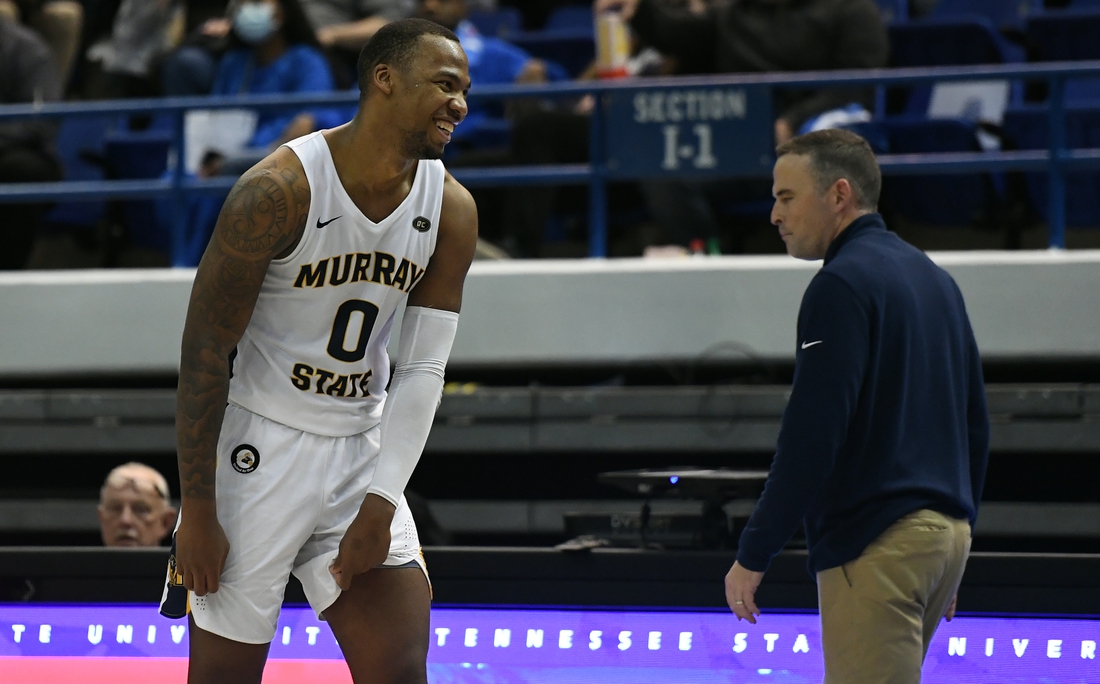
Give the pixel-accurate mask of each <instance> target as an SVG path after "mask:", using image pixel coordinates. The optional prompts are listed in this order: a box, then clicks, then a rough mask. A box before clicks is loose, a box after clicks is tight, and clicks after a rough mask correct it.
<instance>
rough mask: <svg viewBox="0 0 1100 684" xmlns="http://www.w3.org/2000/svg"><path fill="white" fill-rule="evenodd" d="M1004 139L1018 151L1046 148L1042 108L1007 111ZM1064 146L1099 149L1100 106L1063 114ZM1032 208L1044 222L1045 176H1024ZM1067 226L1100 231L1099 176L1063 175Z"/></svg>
mask: <svg viewBox="0 0 1100 684" xmlns="http://www.w3.org/2000/svg"><path fill="white" fill-rule="evenodd" d="M1004 131H1005V136H1006V138H1007V139H1008V140H1010V141H1011V142H1012V144H1013V145H1014V146H1015V147H1016V148H1018V149H1021V150H1044V149H1046V148H1047V140H1048V137H1047V136H1048V124H1047V112H1046V108H1045V107H1019V108H1010V109H1009V110H1008V111H1006V112H1005V120H1004ZM1066 143H1067V144H1068V145H1069V146H1070V147H1071V148H1073V147H1078V148H1081V147H1100V106H1095V105H1094V106H1091V107H1073V106H1071V107H1069V108H1067V111H1066ZM1025 178H1026V182H1027V190H1028V196H1029V199H1030V201H1031V205H1032V206H1033V208H1034V209H1035V210H1036V211H1038V212H1039V214H1040V215H1041V216H1043V218H1044V219H1045V218H1047V197H1048V192H1049V187H1048V181H1047V174H1045V173H1028V174H1025ZM1066 223H1067V225H1069V226H1073V227H1079V228H1080V227H1088V228H1095V227H1100V173H1098V172H1096V171H1075V172H1069V173H1067V174H1066Z"/></svg>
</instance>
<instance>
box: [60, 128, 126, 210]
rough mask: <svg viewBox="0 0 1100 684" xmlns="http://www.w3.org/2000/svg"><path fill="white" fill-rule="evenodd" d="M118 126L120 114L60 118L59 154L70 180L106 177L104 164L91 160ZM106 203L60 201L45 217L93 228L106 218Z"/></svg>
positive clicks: (66, 177) (98, 153)
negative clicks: (108, 135) (106, 137)
mask: <svg viewBox="0 0 1100 684" xmlns="http://www.w3.org/2000/svg"><path fill="white" fill-rule="evenodd" d="M117 125H118V117H117V116H114V115H105V116H69V117H65V118H64V119H62V120H61V125H60V127H59V128H58V131H57V144H56V147H57V155H58V157H59V158H60V159H61V166H62V168H63V169H64V171H65V178H64V179H65V180H67V181H93V180H96V181H98V180H103V178H104V172H103V165H102V164H99V163H95V162H94V161H92V160H91V159H89V155H91V157H92V158H95V159H98V158H100V157H102V155H103V140H104V138H105V136H106V135H107V132H108V131H110V130H111V129H113V128H114V127H115V126H117ZM105 206H106V205H105V203H104V202H59V203H58V204H57V205H56V206H54V208H53V209H52V210H50V213H49V214H48V215H47V217H46V220H47V221H48V222H49V223H54V224H59V225H66V226H80V227H84V228H89V229H90V228H92V227H94V226H95V225H96V224H97V223H99V221H100V219H102V218H103V214H104V211H105Z"/></svg>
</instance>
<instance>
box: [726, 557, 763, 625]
mask: <svg viewBox="0 0 1100 684" xmlns="http://www.w3.org/2000/svg"><path fill="white" fill-rule="evenodd" d="M762 579H764V573H762V572H753V571H752V570H749V569H747V568H745V567H744V566H743V565H741V564H740V563H737V562H734V564H733V567H732V568H730V571H729V572H727V573H726V603H728V604H729V607H730V610H732V611H733V612H734V614H735V615H736V616H737V619H738V620H741V619H742V618H744V619H745V620H748V621H749V622H751V623H752V624H754V625H755V624H756V616H758V615H760V609H759V608H757V607H756V601H755V599H754V597H753V595H754V594H755V593H756V588H757V587H759V586H760V580H762Z"/></svg>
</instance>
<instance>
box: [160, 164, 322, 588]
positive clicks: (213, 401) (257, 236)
mask: <svg viewBox="0 0 1100 684" xmlns="http://www.w3.org/2000/svg"><path fill="white" fill-rule="evenodd" d="M309 200H310V192H309V186H308V184H307V183H306V179H305V173H304V172H303V170H302V165H301V162H300V161H299V160H298V157H297V155H295V154H294V153H293V152H291V151H290V150H288V149H286V148H285V147H284V148H279V149H278V150H276V151H275V152H274V153H272V154H271V155H270V156H269V157H268V158H267V159H265V160H264V161H263V162H261V163H260V164H258V165H257V166H255V167H253V168H252V169H251V170H249V171H248V172H247V173H245V174H244V175H243V176H241V179H240V180H239V181H237V184H236V185H234V186H233V190H232V191H231V192H230V193H229V197H228V198H227V199H226V200H225V204H224V205H223V206H222V211H221V214H220V215H219V216H218V223H217V226H216V227H215V228H214V235H213V237H212V238H211V239H210V244H209V245H208V246H207V248H206V253H205V254H203V257H202V261H201V262H200V263H199V268H198V272H197V273H196V274H195V284H194V287H193V288H192V290H191V302H190V305H189V306H188V309H187V321H186V324H185V325H184V330H183V346H182V352H181V358H180V379H179V387H178V389H177V395H176V440H177V459H178V461H179V475H180V488H181V492H182V498H183V505H182V507H181V520H180V527H179V530H178V531H177V532H176V569H177V570H178V571H179V572H180V573H181V574H182V575H183V583H184V585H185V586H186V587H187V588H188V589H190V590H192V591H194V592H195V593H196V594H198V595H199V596H203V595H205V594H206V593H207V592H214V591H217V590H218V583H219V579H220V577H221V571H222V567H223V566H224V564H225V558H226V556H227V555H228V553H229V542H228V541H227V540H226V537H225V533H224V531H223V530H222V527H221V525H220V524H219V523H218V517H217V506H216V505H215V499H214V468H215V464H216V463H217V455H216V448H217V444H218V435H219V433H220V432H221V427H222V418H223V417H224V415H225V405H226V399H227V397H228V395H229V355H230V353H231V352H232V351H233V349H234V348H235V347H236V346H237V343H238V342H240V339H241V336H242V335H243V334H244V330H245V328H246V327H247V326H248V321H249V319H250V318H251V317H252V310H253V308H254V307H255V305H256V299H257V298H258V297H259V294H260V286H261V285H262V284H263V281H264V276H265V275H266V274H267V268H268V265H269V264H270V262H271V260H272V259H274V258H276V257H278V256H282V255H285V254H289V253H290V251H291V250H293V249H294V246H295V245H297V244H298V240H300V239H301V236H302V230H303V228H304V227H305V221H306V215H307V214H308V213H309Z"/></svg>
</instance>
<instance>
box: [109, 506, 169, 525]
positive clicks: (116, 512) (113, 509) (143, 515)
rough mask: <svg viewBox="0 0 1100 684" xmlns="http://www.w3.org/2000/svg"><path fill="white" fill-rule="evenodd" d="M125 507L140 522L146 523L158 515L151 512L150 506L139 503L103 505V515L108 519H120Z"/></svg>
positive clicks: (153, 511) (155, 512)
mask: <svg viewBox="0 0 1100 684" xmlns="http://www.w3.org/2000/svg"><path fill="white" fill-rule="evenodd" d="M127 507H129V508H130V513H131V514H132V515H133V516H134V517H135V518H137V519H138V520H141V521H142V522H148V521H150V520H152V519H154V518H156V517H157V515H158V512H157V511H155V510H153V507H152V506H150V505H148V504H145V503H142V502H140V501H139V502H136V503H129V502H125V503H124V502H122V501H111V502H108V503H105V504H103V506H102V510H103V514H104V515H106V516H107V517H109V518H121V517H122V514H123V513H125V512H126V508H127Z"/></svg>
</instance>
